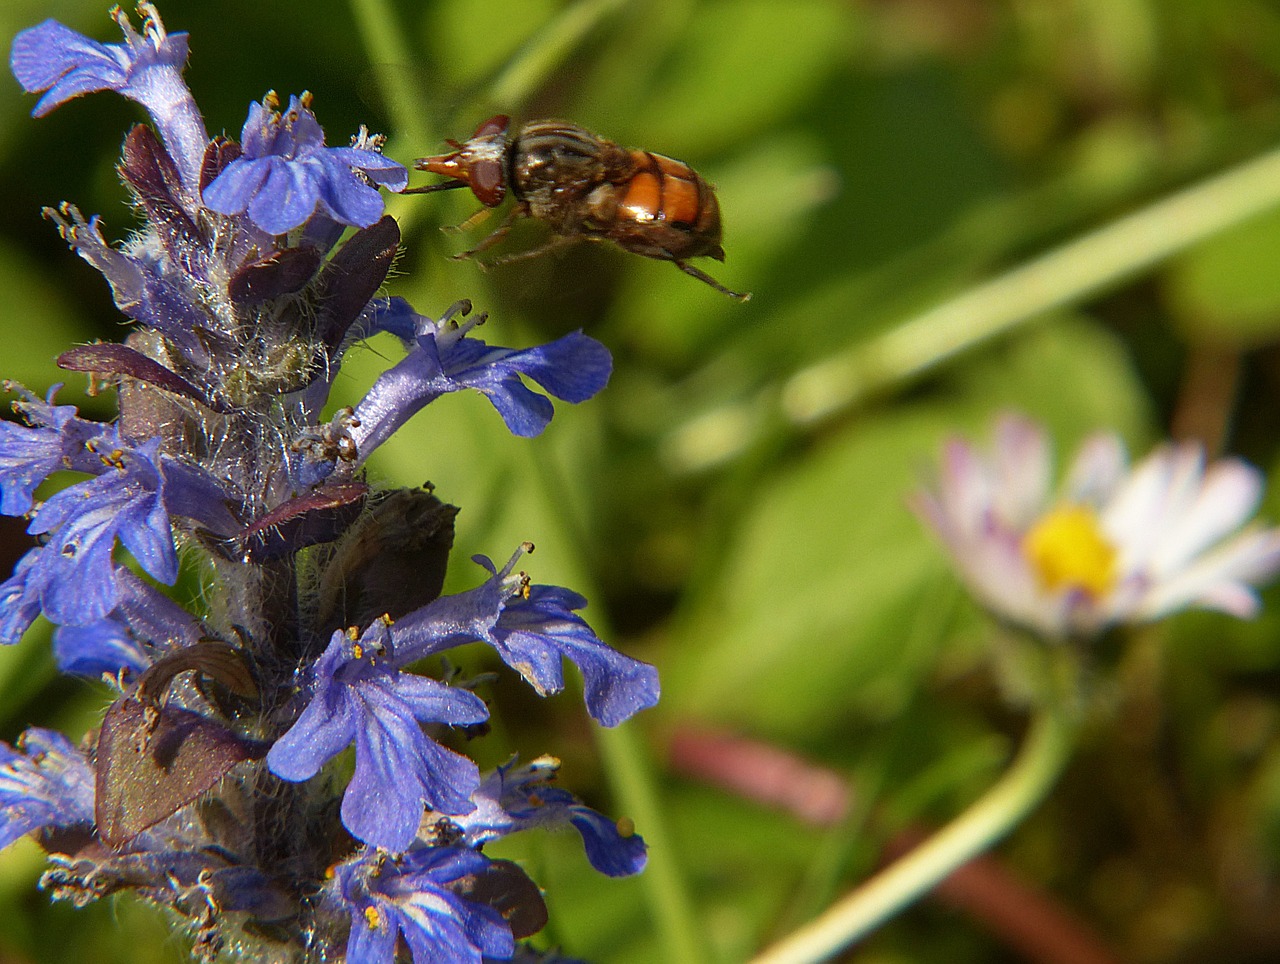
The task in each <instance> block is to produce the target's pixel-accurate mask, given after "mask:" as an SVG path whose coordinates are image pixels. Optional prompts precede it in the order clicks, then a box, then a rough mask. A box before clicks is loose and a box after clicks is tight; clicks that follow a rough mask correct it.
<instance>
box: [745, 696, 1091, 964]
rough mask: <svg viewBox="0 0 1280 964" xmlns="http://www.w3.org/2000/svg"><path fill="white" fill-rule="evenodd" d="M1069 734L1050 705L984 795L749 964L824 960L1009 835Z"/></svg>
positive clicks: (1060, 758)
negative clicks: (1009, 765)
mask: <svg viewBox="0 0 1280 964" xmlns="http://www.w3.org/2000/svg"><path fill="white" fill-rule="evenodd" d="M1076 730H1077V721H1076V717H1075V714H1073V713H1071V712H1069V711H1066V710H1064V709H1063V708H1062V707H1061V706H1059V705H1057V704H1049V705H1048V706H1046V707H1045V708H1042V709H1041V710H1040V711H1039V713H1038V715H1037V716H1036V717H1035V718H1034V719H1033V720H1032V723H1031V727H1030V730H1029V732H1028V735H1027V738H1026V741H1025V742H1024V744H1023V746H1022V749H1021V751H1020V752H1019V754H1018V757H1017V759H1016V760H1014V762H1013V765H1012V766H1011V767H1010V768H1009V770H1008V771H1007V772H1006V773H1005V775H1004V776H1003V777H1002V778H1001V779H1000V781H999V782H998V783H996V784H995V785H994V786H993V787H992V788H991V789H990V790H989V791H987V793H986V794H985V795H984V796H982V797H981V798H979V799H978V800H977V801H976V802H975V803H974V804H973V805H972V806H970V807H969V809H968V810H966V811H965V812H964V813H962V814H961V815H960V816H958V817H957V818H956V819H955V820H953V821H951V823H949V824H948V825H947V826H945V827H943V828H942V829H941V830H940V831H938V833H936V834H934V835H933V836H932V837H931V838H929V839H928V840H927V841H925V842H924V843H923V844H921V845H920V846H919V847H917V848H916V849H915V850H913V851H911V853H909V854H907V855H906V856H905V857H903V858H902V859H900V860H898V861H897V862H895V863H893V864H891V865H890V866H889V867H886V868H885V869H884V870H882V871H881V872H880V873H878V874H877V875H876V876H874V877H872V878H871V879H870V880H868V881H867V882H866V883H864V884H863V885H862V886H860V887H858V888H857V889H856V890H854V891H853V892H852V893H850V894H848V895H847V896H845V897H844V898H842V899H841V900H840V901H838V902H837V903H836V904H834V905H833V906H832V907H831V908H829V909H828V910H827V911H826V912H825V913H823V914H822V915H821V916H819V917H818V918H817V919H816V920H813V921H811V922H810V923H809V924H807V925H805V926H804V927H802V928H800V929H799V930H797V931H795V932H794V933H792V934H790V935H789V936H787V937H786V938H784V939H783V940H781V941H779V942H778V943H777V944H775V945H774V946H773V947H770V948H767V949H765V950H764V951H763V952H762V953H761V954H760V955H759V956H757V957H756V958H755V959H754V960H753V961H752V962H751V964H809V962H816V961H823V960H827V959H828V958H830V957H832V956H834V955H835V954H837V953H838V952H839V951H841V950H842V949H843V948H845V947H847V946H849V945H850V944H852V943H853V942H854V941H857V940H859V939H861V938H863V937H865V936H866V935H867V934H869V933H870V932H871V931H872V930H874V929H875V928H876V927H877V926H878V925H879V924H881V923H883V922H884V921H885V920H886V919H888V918H889V917H891V916H892V915H893V914H895V913H897V912H898V911H900V910H902V909H903V908H905V907H907V906H908V905H909V904H911V903H912V902H913V901H915V900H917V899H918V898H920V897H921V896H923V895H924V894H926V893H928V892H929V891H930V890H931V889H932V888H933V887H935V886H936V885H937V884H938V883H940V882H941V881H942V880H944V879H945V878H946V877H947V876H948V875H950V874H951V873H952V872H953V871H955V870H957V869H958V868H960V867H961V866H963V865H964V864H966V863H968V862H969V861H970V860H971V859H973V858H974V857H976V856H978V855H979V854H981V853H982V852H983V851H985V850H987V849H988V848H990V847H991V846H992V845H993V844H995V843H996V842H997V841H999V840H1000V839H1001V838H1002V837H1004V836H1005V835H1006V834H1008V833H1009V832H1010V831H1011V830H1012V829H1013V828H1014V827H1015V826H1016V825H1017V824H1018V823H1019V822H1020V821H1021V820H1022V819H1023V817H1025V816H1026V815H1027V814H1028V813H1030V812H1031V810H1033V809H1034V808H1035V807H1036V806H1037V805H1038V804H1039V803H1040V801H1042V800H1043V799H1044V798H1045V796H1047V795H1048V793H1049V790H1050V789H1052V787H1053V785H1054V784H1055V783H1056V782H1057V779H1058V777H1059V775H1060V774H1061V773H1062V771H1063V769H1064V768H1065V766H1066V764H1067V761H1068V760H1069V759H1070V757H1071V750H1072V748H1073V746H1074V745H1075V734H1076Z"/></svg>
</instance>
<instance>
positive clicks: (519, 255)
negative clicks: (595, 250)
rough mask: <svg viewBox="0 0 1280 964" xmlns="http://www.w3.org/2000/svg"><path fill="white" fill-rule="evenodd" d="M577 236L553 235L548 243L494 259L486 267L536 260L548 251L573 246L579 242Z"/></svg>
mask: <svg viewBox="0 0 1280 964" xmlns="http://www.w3.org/2000/svg"><path fill="white" fill-rule="evenodd" d="M578 237H579V236H578V235H576V234H553V235H552V236H551V237H550V238H549V239H548V240H547V241H546V242H544V243H543V244H540V245H538V246H537V247H536V248H530V249H529V250H527V251H517V252H515V253H514V254H504V255H503V256H502V257H500V258H494V259H493V260H492V261H490V262H489V263H488V264H487V265H486V267H489V268H496V267H497V266H498V265H501V264H511V262H513V261H524V260H526V259H528V258H536V257H538V256H539V255H543V254H546V253H547V252H548V251H555V250H556V249H557V248H563V247H564V246H565V245H568V244H573V242H575V241H577V240H578Z"/></svg>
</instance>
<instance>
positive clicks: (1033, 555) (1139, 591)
mask: <svg viewBox="0 0 1280 964" xmlns="http://www.w3.org/2000/svg"><path fill="white" fill-rule="evenodd" d="M1262 485H1263V478H1262V473H1260V472H1259V471H1258V470H1257V469H1255V468H1254V467H1253V466H1251V465H1248V464H1247V463H1245V462H1243V461H1241V460H1239V459H1234V458H1226V459H1219V460H1217V461H1215V462H1213V463H1212V464H1210V465H1206V464H1205V455H1204V450H1203V448H1202V447H1201V446H1199V445H1198V444H1193V443H1183V444H1178V445H1165V446H1162V447H1160V448H1158V449H1156V450H1155V451H1154V452H1152V453H1151V454H1150V455H1148V456H1147V457H1146V458H1145V459H1143V460H1142V461H1141V462H1140V463H1138V464H1137V465H1135V466H1133V467H1132V468H1130V467H1129V465H1128V459H1127V457H1126V455H1125V450H1124V445H1123V443H1122V442H1121V441H1120V439H1119V437H1117V436H1116V435H1114V434H1110V433H1099V434H1097V435H1094V436H1092V437H1090V438H1089V439H1087V440H1086V441H1085V442H1084V444H1083V445H1082V446H1081V447H1080V450H1079V452H1077V454H1076V456H1075V459H1074V461H1073V462H1072V465H1071V468H1070V470H1069V471H1068V473H1067V476H1066V479H1065V480H1064V481H1063V483H1062V485H1061V488H1060V489H1059V491H1057V492H1056V493H1055V492H1054V491H1053V489H1052V458H1051V455H1050V451H1049V443H1048V440H1047V438H1046V437H1045V434H1044V432H1043V430H1042V429H1041V428H1040V427H1039V426H1038V425H1036V424H1035V423H1033V422H1031V421H1029V420H1028V419H1026V418H1022V417H1020V416H1014V415H1009V416H1005V417H1003V418H1001V419H1000V421H999V422H998V423H997V427H996V437H995V444H994V446H993V448H992V450H991V452H990V453H989V454H987V453H982V452H979V451H976V450H975V449H974V448H973V447H972V446H970V445H969V444H968V443H966V442H964V441H961V440H958V439H953V440H952V441H950V442H949V443H948V444H947V446H946V448H945V450H944V455H943V466H942V473H941V478H940V479H939V481H938V484H937V487H936V491H932V492H930V491H925V492H921V493H919V494H917V496H916V497H915V498H914V500H913V508H914V509H915V510H916V512H917V513H918V514H919V515H920V516H921V518H923V519H924V521H925V522H927V523H928V524H929V526H930V527H931V528H932V529H933V530H934V532H935V533H937V535H938V537H939V538H940V539H941V540H942V542H943V544H944V546H945V547H946V549H947V551H948V552H949V553H950V554H951V556H952V558H953V559H954V561H955V563H956V566H957V568H958V570H959V572H960V575H961V577H962V578H963V580H964V581H965V583H966V584H967V585H968V587H969V589H970V590H971V591H972V592H973V593H974V594H975V595H976V596H977V597H978V598H979V599H980V600H981V601H982V602H983V603H984V604H985V605H986V606H987V607H988V608H989V609H991V610H992V612H994V613H995V614H996V615H998V616H1000V617H1003V618H1005V619H1008V620H1010V621H1012V622H1015V623H1018V624H1020V625H1022V626H1025V627H1027V628H1029V629H1031V630H1033V631H1035V632H1037V633H1039V634H1041V635H1044V636H1052V637H1066V636H1091V635H1094V634H1096V633H1098V632H1101V631H1102V630H1103V629H1105V628H1106V627H1108V626H1111V625H1113V624H1115V623H1121V622H1144V621H1147V620H1152V619H1158V618H1160V617H1161V616H1165V615H1167V614H1169V613H1171V612H1174V611H1176V610H1179V609H1184V608H1187V607H1190V606H1199V607H1203V608H1207V609H1217V610H1221V611H1222V612H1226V613H1230V614H1231V615H1233V616H1239V617H1250V616H1253V615H1254V614H1256V613H1257V611H1258V606H1259V603H1258V597H1257V595H1256V593H1255V592H1254V590H1253V588H1252V585H1253V584H1256V583H1258V582H1261V581H1264V580H1266V579H1268V578H1269V577H1270V576H1271V575H1273V574H1274V573H1275V572H1276V570H1277V569H1280V530H1277V529H1274V528H1263V527H1261V526H1259V525H1256V524H1255V525H1251V526H1249V527H1248V528H1242V527H1243V526H1244V524H1245V523H1246V521H1248V520H1249V519H1250V517H1251V516H1252V515H1253V514H1254V512H1255V511H1256V509H1257V507H1258V501H1259V499H1260V497H1261V495H1262Z"/></svg>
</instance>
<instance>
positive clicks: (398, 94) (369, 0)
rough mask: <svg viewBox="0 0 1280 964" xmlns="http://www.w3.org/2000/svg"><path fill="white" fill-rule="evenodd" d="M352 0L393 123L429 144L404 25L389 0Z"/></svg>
mask: <svg viewBox="0 0 1280 964" xmlns="http://www.w3.org/2000/svg"><path fill="white" fill-rule="evenodd" d="M350 2H351V13H352V15H353V16H354V17H355V21H356V28H357V29H358V30H359V31H360V39H361V41H363V43H364V47H365V49H366V50H367V51H369V61H370V64H371V65H372V68H373V72H374V77H375V80H376V82H377V85H378V89H379V90H380V91H381V92H382V96H383V97H384V98H386V102H387V109H388V110H389V111H390V113H391V123H392V124H393V125H394V127H395V130H396V131H397V132H398V133H399V135H400V136H401V137H402V138H407V139H408V140H409V141H410V142H411V143H412V142H421V143H424V144H425V143H426V135H427V131H426V128H425V118H424V116H423V112H422V108H421V106H420V104H419V98H418V96H416V94H415V91H414V90H413V83H412V78H411V75H410V74H409V73H408V72H407V69H408V65H409V64H412V63H414V56H413V54H412V52H411V51H410V50H409V47H408V46H407V45H406V44H405V42H404V37H405V36H406V33H405V30H404V27H403V25H402V24H401V23H400V22H399V19H398V18H397V17H396V14H395V10H394V9H393V8H392V6H391V4H390V3H389V2H388V0H350Z"/></svg>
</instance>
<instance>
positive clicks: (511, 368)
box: [351, 299, 613, 461]
mask: <svg viewBox="0 0 1280 964" xmlns="http://www.w3.org/2000/svg"><path fill="white" fill-rule="evenodd" d="M375 307H376V308H377V311H376V312H375V318H378V317H380V319H381V320H380V321H379V322H378V323H377V328H378V330H388V331H393V332H395V333H397V334H399V335H401V336H403V335H406V334H408V333H409V332H410V330H412V331H413V332H414V335H413V337H412V338H411V339H408V340H407V342H406V344H407V347H408V349H409V354H408V355H406V356H405V357H404V358H403V359H402V360H401V361H400V362H399V363H398V364H396V365H395V366H394V367H392V368H391V369H389V370H388V371H386V372H384V373H383V374H382V375H381V376H380V377H379V378H378V380H377V381H376V382H374V384H373V387H372V388H371V389H370V390H369V393H368V394H367V395H366V396H365V397H364V399H363V400H362V401H361V402H360V404H359V405H358V406H356V411H355V416H356V420H357V421H358V422H359V425H358V426H357V427H354V428H353V429H352V432H351V437H352V439H353V440H354V441H355V443H356V448H357V451H358V452H359V459H360V460H361V461H363V460H364V459H367V458H368V457H369V454H370V453H371V452H372V451H373V450H374V449H376V448H377V447H378V446H379V445H381V444H382V443H383V442H385V441H386V440H387V439H388V438H389V437H390V436H391V434H392V433H393V432H395V431H396V430H397V429H398V428H400V426H401V425H403V424H404V423H405V422H407V421H408V420H409V419H410V418H411V417H412V416H413V415H414V414H415V413H417V412H418V411H420V410H421V409H422V408H424V407H425V406H426V405H428V404H430V403H431V402H433V401H435V400H436V399H437V398H439V397H440V396H441V395H445V394H448V393H449V392H456V391H461V390H462V389H464V388H474V389H476V390H477V391H479V392H481V393H482V394H483V395H484V396H485V397H487V398H488V399H489V401H490V402H491V403H492V404H493V407H494V408H496V409H497V410H498V414H500V415H501V416H502V418H503V421H505V422H506V423H507V428H508V429H509V430H510V431H511V432H512V433H513V434H515V435H519V436H522V437H526V438H527V437H531V436H534V435H537V434H538V433H539V432H541V431H542V430H543V429H544V428H546V427H547V423H548V422H550V421H551V416H552V414H553V409H552V406H551V402H550V400H548V399H547V397H546V396H545V395H539V394H538V393H537V392H534V391H532V390H530V389H529V388H527V387H526V386H525V384H524V382H523V381H521V376H525V377H527V378H529V379H531V380H532V381H534V382H536V383H538V384H539V385H541V386H542V387H543V388H544V389H546V390H547V391H548V392H550V393H551V394H552V395H554V396H556V397H557V398H561V399H564V400H565V401H567V402H583V401H586V400H587V399H588V398H591V397H592V396H593V395H595V394H596V393H597V392H599V391H600V390H601V389H602V388H604V386H605V385H606V384H607V383H608V381H609V374H610V372H611V370H612V368H613V360H612V359H611V358H610V356H609V351H608V349H607V348H605V347H604V346H603V345H602V344H600V343H599V342H598V341H596V340H595V339H594V338H590V337H588V336H587V335H584V334H583V333H582V332H580V331H578V332H572V333H571V334H568V335H565V336H564V337H562V338H557V339H556V340H555V341H553V342H550V343H549V344H546V345H540V346H538V347H536V348H526V349H516V348H497V347H491V346H489V345H487V344H485V343H484V342H483V341H481V340H479V339H478V338H467V337H465V336H466V335H467V334H468V333H469V332H470V331H471V329H472V328H474V327H475V326H476V325H478V324H480V323H481V322H483V321H484V317H485V316H484V315H479V316H477V317H476V318H474V319H472V320H469V321H466V322H464V323H462V324H457V323H454V322H453V321H452V320H451V319H450V317H449V316H448V315H446V317H445V318H444V319H442V320H441V321H440V322H435V321H432V320H431V319H430V318H427V317H426V316H425V315H417V314H414V313H413V312H412V309H411V308H408V306H407V303H405V302H403V301H402V300H401V299H390V300H389V301H388V302H386V303H385V304H380V305H377V306H375ZM409 317H411V318H412V322H413V324H414V326H415V327H413V328H412V329H411V328H410V327H409V320H408V318H409Z"/></svg>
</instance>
